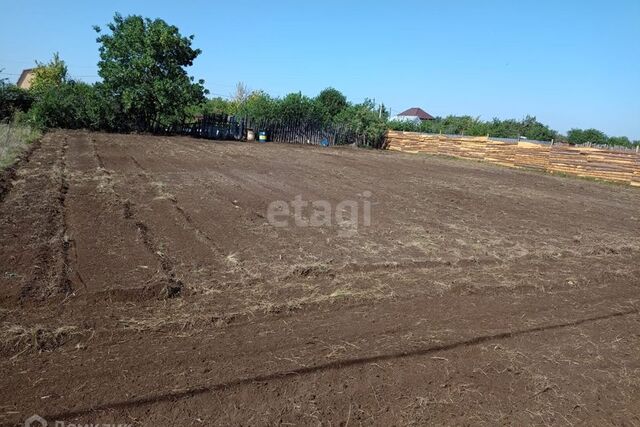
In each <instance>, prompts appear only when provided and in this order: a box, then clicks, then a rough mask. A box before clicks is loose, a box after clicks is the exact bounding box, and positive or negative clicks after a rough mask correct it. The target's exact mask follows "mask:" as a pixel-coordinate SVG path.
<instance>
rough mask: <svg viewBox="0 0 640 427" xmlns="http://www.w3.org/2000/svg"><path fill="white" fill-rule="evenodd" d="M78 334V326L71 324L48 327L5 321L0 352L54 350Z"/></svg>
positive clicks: (1, 327) (1, 328)
mask: <svg viewBox="0 0 640 427" xmlns="http://www.w3.org/2000/svg"><path fill="white" fill-rule="evenodd" d="M78 334H80V330H79V329H78V327H76V326H70V325H67V326H59V327H56V328H47V327H44V326H38V325H36V326H31V327H27V326H23V325H12V324H7V323H4V324H2V326H0V352H2V353H5V354H7V353H9V354H11V353H18V354H20V353H24V352H27V351H37V352H40V351H52V350H55V349H56V348H58V347H60V346H62V345H63V344H64V343H65V342H67V341H68V340H69V338H71V337H72V336H73V335H78Z"/></svg>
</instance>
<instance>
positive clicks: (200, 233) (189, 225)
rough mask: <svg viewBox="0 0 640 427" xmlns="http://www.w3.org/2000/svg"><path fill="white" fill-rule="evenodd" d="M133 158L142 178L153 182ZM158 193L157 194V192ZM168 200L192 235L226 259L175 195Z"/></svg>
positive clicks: (170, 195)
mask: <svg viewBox="0 0 640 427" xmlns="http://www.w3.org/2000/svg"><path fill="white" fill-rule="evenodd" d="M129 157H130V158H131V161H132V162H133V164H134V165H136V167H138V168H139V169H140V173H141V175H142V176H144V177H145V179H146V180H147V181H148V182H151V180H152V176H151V175H150V174H149V173H148V172H147V170H146V169H145V168H144V167H143V166H142V165H141V164H140V162H138V160H137V159H136V158H135V157H134V156H129ZM156 193H157V192H156ZM158 196H162V195H161V194H158ZM166 199H167V200H169V202H170V203H171V205H172V206H173V208H174V210H175V211H176V212H178V214H179V216H180V217H181V218H182V220H183V221H184V223H185V224H186V225H187V227H185V228H188V229H190V230H191V232H192V233H194V234H195V235H196V236H197V237H199V238H200V239H201V240H204V241H206V242H207V245H208V246H209V247H210V249H211V250H212V252H214V253H215V254H216V255H217V256H219V257H224V256H225V255H224V252H223V251H222V249H220V247H219V246H218V245H217V244H216V243H215V241H214V240H213V238H211V236H209V235H208V234H207V233H206V232H205V231H204V230H202V229H201V228H200V227H198V225H197V224H196V223H195V221H193V219H192V218H191V216H190V215H189V214H188V213H187V211H186V210H185V209H184V208H183V207H182V206H180V204H179V203H178V200H177V198H176V196H175V194H168V195H167V197H166Z"/></svg>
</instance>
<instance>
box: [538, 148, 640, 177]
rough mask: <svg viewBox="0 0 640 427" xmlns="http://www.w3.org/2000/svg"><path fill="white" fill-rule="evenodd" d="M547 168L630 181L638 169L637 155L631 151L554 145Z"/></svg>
mask: <svg viewBox="0 0 640 427" xmlns="http://www.w3.org/2000/svg"><path fill="white" fill-rule="evenodd" d="M549 170H550V171H557V172H564V173H568V174H573V175H578V176H586V177H591V178H600V179H606V180H610V181H619V182H627V183H631V181H632V180H633V177H634V174H635V173H636V172H637V171H638V155H637V154H636V153H635V152H633V151H614V150H604V149H600V148H587V147H580V148H577V147H566V146H556V147H554V149H553V151H552V154H551V158H550V165H549Z"/></svg>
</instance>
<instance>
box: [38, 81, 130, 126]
mask: <svg viewBox="0 0 640 427" xmlns="http://www.w3.org/2000/svg"><path fill="white" fill-rule="evenodd" d="M119 119H120V117H119V114H118V112H117V107H116V104H115V102H113V100H111V99H110V98H109V97H108V96H107V95H106V94H105V93H104V92H103V91H102V90H101V86H100V85H89V84H86V83H81V82H73V81H72V82H67V83H63V84H61V85H59V86H50V87H47V88H44V89H42V90H41V91H40V93H39V94H38V97H37V98H36V100H35V102H34V103H33V105H32V107H31V109H30V110H29V113H28V121H29V123H30V124H32V125H33V126H35V127H37V128H40V129H46V128H66V129H91V130H119V128H120V126H119V125H118V123H119V121H120V120H119Z"/></svg>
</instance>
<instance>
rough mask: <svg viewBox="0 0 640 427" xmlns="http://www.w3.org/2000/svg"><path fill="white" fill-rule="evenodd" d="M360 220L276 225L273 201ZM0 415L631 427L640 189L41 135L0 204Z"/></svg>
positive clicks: (638, 365)
mask: <svg viewBox="0 0 640 427" xmlns="http://www.w3.org/2000/svg"><path fill="white" fill-rule="evenodd" d="M365 191H371V192H372V193H373V194H372V196H371V197H370V198H369V200H371V203H372V225H371V226H370V227H364V226H360V227H358V228H357V229H355V228H353V227H352V228H347V229H345V228H344V227H341V226H338V225H334V226H332V227H321V228H317V227H288V228H277V227H273V226H272V225H270V224H269V223H268V222H267V220H266V210H267V205H268V204H269V203H270V202H272V201H274V200H287V201H290V200H293V199H294V197H295V196H296V195H301V196H302V197H303V198H304V199H305V200H319V199H326V200H328V201H330V202H331V203H333V204H334V206H335V204H336V203H338V202H340V201H341V200H344V199H351V200H356V201H361V200H362V198H363V193H364V192H365ZM0 241H1V243H2V246H1V251H2V252H1V256H0V284H1V286H0V322H1V324H0V325H1V327H0V338H1V344H2V346H1V348H0V378H2V379H1V384H2V387H1V388H0V423H2V424H6V425H13V424H20V423H22V422H23V421H24V419H25V418H27V417H28V416H30V415H32V414H35V413H37V414H39V415H41V416H43V417H45V418H46V419H48V420H49V422H50V425H51V423H52V422H53V420H64V421H66V422H82V423H88V422H94V423H96V422H103V423H128V424H133V425H240V424H241V425H264V424H282V425H300V424H305V425H309V424H314V425H316V424H318V423H322V424H324V425H345V426H346V425H361V424H362V425H368V424H377V425H412V424H413V425H424V424H474V425H481V424H491V425H494V424H512V425H524V424H537V425H540V424H543V425H544V424H549V425H573V424H590V425H640V314H639V309H640V263H639V260H640V191H639V190H638V189H633V188H627V187H623V186H617V185H610V184H604V183H596V182H590V181H585V180H579V179H569V178H560V177H553V176H550V175H543V174H538V173H534V172H524V171H516V170H510V169H507V168H501V167H495V166H491V165H485V164H480V163H473V162H467V161H456V160H449V159H444V158H433V157H427V156H422V155H407V154H399V153H389V152H380V151H366V150H355V149H349V148H343V149H337V148H336V149H326V148H325V149H323V148H312V147H302V146H288V145H276V144H262V145H258V144H246V143H232V142H229V143H226V142H223V143H220V142H216V143H213V142H209V141H202V140H196V139H189V138H161V137H149V136H127V135H110V134H93V133H83V132H54V133H49V134H47V135H46V136H45V137H44V138H43V140H42V143H41V145H40V147H39V148H38V149H36V150H35V151H34V152H33V153H32V155H31V158H30V160H29V161H28V162H27V163H25V164H24V165H23V166H22V167H21V168H20V169H19V170H18V171H17V174H16V177H15V180H14V182H13V187H12V188H11V190H10V191H9V192H8V193H7V194H6V196H5V197H4V200H3V201H2V202H1V203H0Z"/></svg>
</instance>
